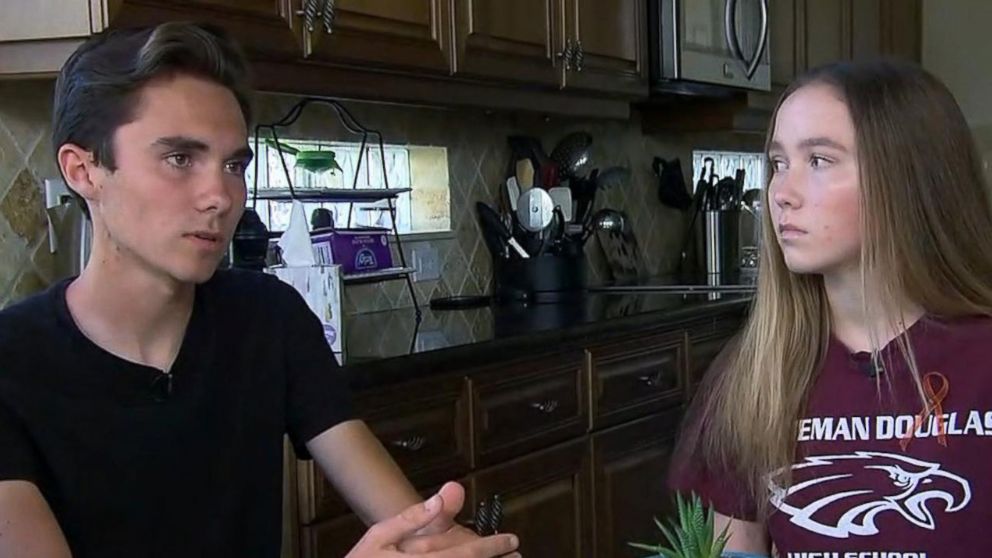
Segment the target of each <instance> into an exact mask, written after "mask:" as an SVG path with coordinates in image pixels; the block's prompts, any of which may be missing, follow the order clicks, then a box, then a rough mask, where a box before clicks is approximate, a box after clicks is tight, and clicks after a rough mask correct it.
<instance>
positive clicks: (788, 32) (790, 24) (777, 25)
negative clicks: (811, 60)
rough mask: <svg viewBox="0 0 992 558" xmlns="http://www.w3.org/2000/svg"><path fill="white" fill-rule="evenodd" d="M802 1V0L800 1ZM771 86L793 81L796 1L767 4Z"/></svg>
mask: <svg viewBox="0 0 992 558" xmlns="http://www.w3.org/2000/svg"><path fill="white" fill-rule="evenodd" d="M800 1H802V0H800ZM768 21H769V25H770V27H769V31H768V33H769V37H768V48H769V50H770V52H771V64H772V84H774V85H781V86H785V85H788V84H789V83H791V82H792V80H793V79H795V77H796V74H797V68H796V62H797V61H796V0H772V1H771V2H769V3H768Z"/></svg>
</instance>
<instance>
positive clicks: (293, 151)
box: [262, 138, 300, 155]
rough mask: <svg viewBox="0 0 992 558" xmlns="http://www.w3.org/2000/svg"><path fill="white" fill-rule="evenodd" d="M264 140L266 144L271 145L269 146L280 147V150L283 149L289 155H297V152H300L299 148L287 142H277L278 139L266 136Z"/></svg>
mask: <svg viewBox="0 0 992 558" xmlns="http://www.w3.org/2000/svg"><path fill="white" fill-rule="evenodd" d="M262 141H264V142H265V145H267V146H269V147H271V148H273V149H278V150H279V151H282V152H283V153H285V154H287V155H296V154H297V153H299V152H300V150H299V149H296V148H295V147H293V146H290V145H286V144H285V143H282V142H277V141H276V140H274V139H272V138H265V139H264V140H262Z"/></svg>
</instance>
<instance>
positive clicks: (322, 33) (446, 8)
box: [304, 0, 451, 74]
mask: <svg viewBox="0 0 992 558" xmlns="http://www.w3.org/2000/svg"><path fill="white" fill-rule="evenodd" d="M304 1H306V0H304ZM311 1H312V0H311ZM316 1H317V2H318V4H319V5H321V6H323V5H325V2H326V3H327V5H330V6H332V7H333V10H332V14H333V16H332V17H329V18H327V17H320V18H318V19H317V23H316V24H315V26H314V30H313V32H312V33H308V34H307V55H308V56H309V57H310V58H313V59H315V60H321V61H327V62H334V63H341V64H345V65H355V66H359V65H360V66H362V67H369V66H374V67H381V68H386V69H396V70H416V71H419V72H423V71H427V72H436V73H439V74H447V73H449V72H450V70H451V26H450V23H449V21H450V18H451V0H316ZM325 15H326V14H325ZM328 30H329V32H328Z"/></svg>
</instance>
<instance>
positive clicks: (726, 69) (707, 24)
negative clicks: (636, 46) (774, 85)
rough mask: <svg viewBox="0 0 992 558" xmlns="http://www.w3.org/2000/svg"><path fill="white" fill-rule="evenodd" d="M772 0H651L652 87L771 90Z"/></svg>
mask: <svg viewBox="0 0 992 558" xmlns="http://www.w3.org/2000/svg"><path fill="white" fill-rule="evenodd" d="M768 1H769V0H648V6H649V16H650V18H649V22H650V23H649V25H650V32H649V33H648V36H649V37H650V52H651V80H652V87H653V88H654V89H655V90H661V91H681V92H689V93H692V92H694V91H693V86H694V85H695V86H698V85H700V84H703V85H704V86H706V85H709V86H712V85H719V86H730V87H739V88H745V89H759V90H763V91H768V90H769V89H770V88H771V63H770V57H769V54H768V51H769V47H768V40H769V38H768V35H769V31H768V30H769V22H768Z"/></svg>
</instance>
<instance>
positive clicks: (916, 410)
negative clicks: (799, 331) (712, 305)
mask: <svg viewBox="0 0 992 558" xmlns="http://www.w3.org/2000/svg"><path fill="white" fill-rule="evenodd" d="M908 333H909V339H910V340H911V343H912V348H913V350H914V354H915V355H916V360H917V365H918V368H919V371H920V373H921V374H922V375H923V376H924V378H923V380H924V384H925V385H924V389H925V392H926V394H927V397H928V398H929V399H930V400H931V401H932V402H933V403H935V404H936V405H935V407H936V408H935V409H934V412H932V413H931V414H930V416H929V417H928V418H925V419H922V420H920V419H919V418H918V417H920V416H921V415H923V414H924V413H923V411H924V408H923V407H924V406H923V403H922V402H921V400H920V396H919V394H918V391H917V388H916V385H915V383H914V382H913V379H912V376H911V374H910V372H909V369H908V366H907V365H906V363H905V361H904V359H903V358H902V356H901V355H902V352H901V350H900V349H899V348H898V346H897V344H896V343H895V342H892V343H890V344H889V345H888V346H887V347H885V349H883V351H882V356H883V364H885V365H887V366H886V369H884V370H883V371H882V372H881V374H882V376H881V383H880V385H879V384H876V379H875V378H874V377H872V375H871V374H872V372H873V370H874V369H873V367H872V366H871V365H870V360H869V359H868V355H867V354H866V353H857V354H852V353H851V352H850V351H849V350H848V349H847V348H846V347H845V346H844V345H843V344H841V343H840V342H839V341H837V340H836V339H834V338H831V340H830V346H829V349H828V352H827V356H826V360H825V363H824V366H823V369H822V370H821V371H820V373H819V375H818V377H817V378H816V380H815V383H814V386H813V390H812V393H811V395H810V400H809V404H808V408H807V413H806V416H805V417H804V418H803V419H801V420H800V423H799V441H798V448H797V456H798V457H797V460H796V463H795V465H793V467H792V477H793V480H792V484H791V486H790V487H789V488H788V489H787V490H785V491H783V490H782V489H781V488H780V487H778V486H775V485H774V484H771V485H770V486H769V499H770V502H771V503H772V506H771V508H770V509H771V510H772V512H771V515H770V517H769V518H768V522H767V526H768V532H769V535H770V537H771V540H772V541H773V542H774V543H775V545H776V547H777V548H778V550H779V555H780V556H781V557H782V558H923V557H926V558H942V557H948V558H965V557H988V556H992V319H989V318H968V319H957V320H954V321H953V322H943V321H938V320H936V319H930V318H924V319H921V320H920V321H918V322H917V323H916V324H914V325H913V326H912V327H911V328H910V329H909V332H908ZM890 386H891V387H890ZM911 435H912V437H910V436H911ZM685 465H686V463H682V464H676V466H675V467H673V471H675V472H674V473H673V476H672V478H671V479H670V482H671V483H672V485H673V487H675V488H676V489H678V490H682V491H689V490H693V491H695V492H697V493H699V494H701V495H702V497H703V499H704V500H707V501H710V502H711V503H712V505H713V507H714V508H715V509H716V510H717V511H719V512H721V513H724V514H725V515H732V516H736V517H744V518H751V517H753V509H754V506H753V502H750V503H749V502H748V500H747V497H746V496H745V495H744V494H742V493H741V491H740V490H739V489H738V488H737V486H738V485H737V483H735V482H734V474H733V472H727V473H723V474H714V473H713V472H710V471H706V470H705V468H701V467H699V466H698V464H696V466H695V467H693V466H688V467H687V466H685Z"/></svg>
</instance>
